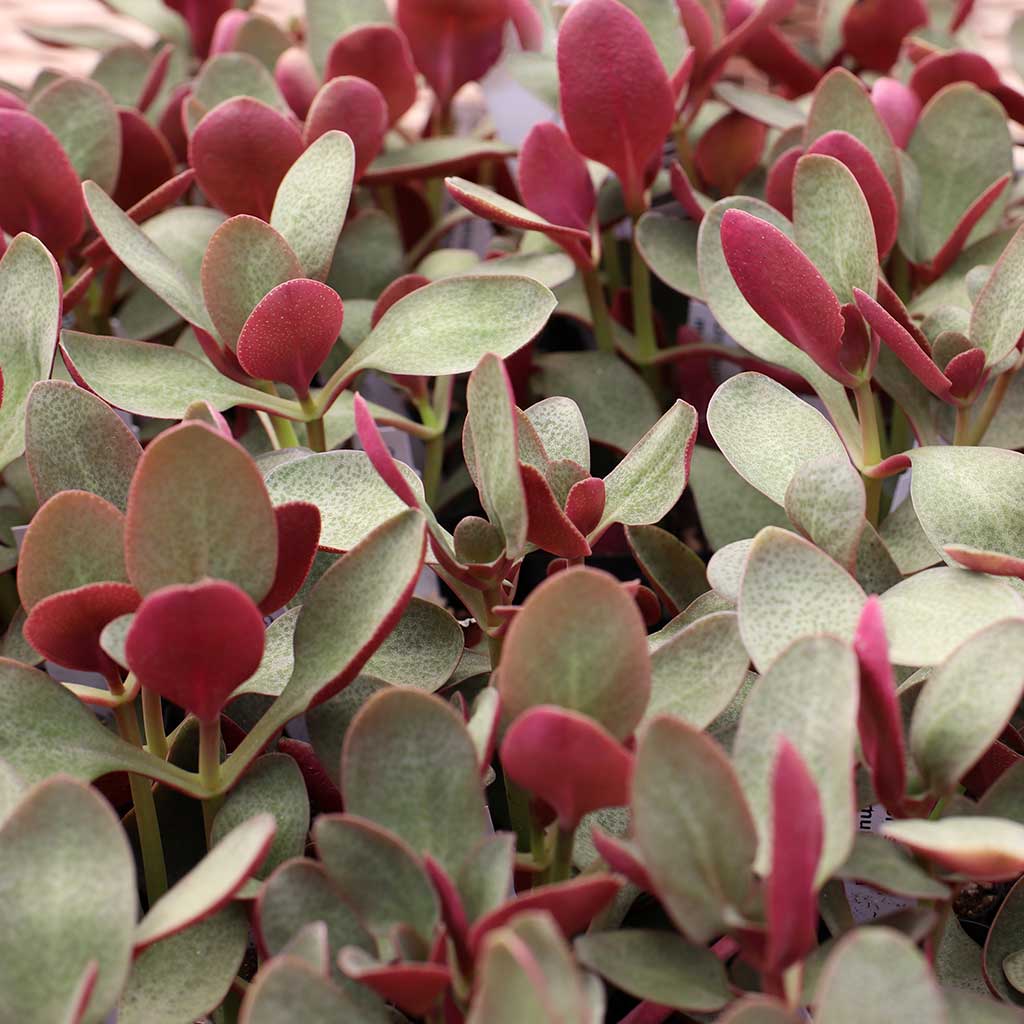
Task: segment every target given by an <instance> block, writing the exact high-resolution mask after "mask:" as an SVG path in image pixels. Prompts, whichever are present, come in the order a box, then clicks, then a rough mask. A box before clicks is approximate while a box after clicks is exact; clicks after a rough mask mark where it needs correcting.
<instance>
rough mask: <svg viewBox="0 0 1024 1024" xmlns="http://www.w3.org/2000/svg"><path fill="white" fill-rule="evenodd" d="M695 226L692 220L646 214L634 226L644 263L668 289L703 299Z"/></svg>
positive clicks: (658, 214) (696, 226)
mask: <svg viewBox="0 0 1024 1024" xmlns="http://www.w3.org/2000/svg"><path fill="white" fill-rule="evenodd" d="M697 229H698V225H696V224H694V223H693V221H689V220H680V219H679V218H678V217H666V216H665V215H664V214H661V213H653V212H649V213H645V214H644V215H643V217H641V218H640V220H639V222H638V223H637V226H636V244H637V248H638V249H639V251H640V255H641V256H642V257H643V260H644V263H646V264H647V266H648V267H650V269H651V271H652V272H653V273H654V274H655V275H656V276H657V277H658V278H660V280H662V281H664V282H665V284H667V285H668V286H669V288H672V289H674V290H675V291H677V292H680V293H681V294H683V295H689V296H690V297H691V298H694V299H702V298H703V294H704V293H703V290H702V289H701V283H700V275H699V273H698V272H697Z"/></svg>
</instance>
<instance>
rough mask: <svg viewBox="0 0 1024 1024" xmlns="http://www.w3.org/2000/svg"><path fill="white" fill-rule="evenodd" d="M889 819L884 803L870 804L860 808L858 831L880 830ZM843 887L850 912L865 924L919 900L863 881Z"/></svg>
mask: <svg viewBox="0 0 1024 1024" xmlns="http://www.w3.org/2000/svg"><path fill="white" fill-rule="evenodd" d="M887 821H892V815H891V814H889V813H888V812H887V811H886V809H885V807H884V805H882V804H868V805H867V806H866V807H862V808H861V809H860V813H859V814H858V816H857V831H858V832H880V831H881V830H882V826H883V825H884V824H885V823H886V822H887ZM843 888H844V889H845V890H846V899H847V900H848V901H849V904H850V912H851V913H852V914H853V919H854V921H856V922H857V924H865V923H866V922H868V921H873V920H874V919H875V918H876V917H884V916H885V915H886V914H895V913H896V911H897V910H906V909H907V907H913V906H916V904H917V900H910V899H904V898H902V897H900V896H891V895H890V894H889V893H887V892H879V891H878V890H877V889H875V888H873V887H872V886H870V885H864V883H863V882H843Z"/></svg>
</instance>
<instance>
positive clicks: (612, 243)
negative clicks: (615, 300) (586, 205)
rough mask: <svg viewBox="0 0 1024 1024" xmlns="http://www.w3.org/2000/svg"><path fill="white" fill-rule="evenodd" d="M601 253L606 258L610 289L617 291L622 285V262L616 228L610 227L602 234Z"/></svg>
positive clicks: (605, 265) (606, 275)
mask: <svg viewBox="0 0 1024 1024" xmlns="http://www.w3.org/2000/svg"><path fill="white" fill-rule="evenodd" d="M601 255H602V257H603V259H604V267H605V277H606V278H607V280H608V289H609V291H612V292H616V291H618V289H619V288H621V287H622V282H623V277H622V263H621V261H620V260H619V240H618V239H617V238H616V237H615V229H614V228H609V229H608V230H607V231H605V232H604V233H603V234H602V235H601Z"/></svg>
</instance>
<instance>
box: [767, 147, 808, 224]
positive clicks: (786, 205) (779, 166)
mask: <svg viewBox="0 0 1024 1024" xmlns="http://www.w3.org/2000/svg"><path fill="white" fill-rule="evenodd" d="M803 155H804V151H803V147H801V146H793V147H792V148H790V149H787V150H784V151H783V152H782V153H780V154H779V156H778V157H777V158H776V160H775V163H773V164H772V165H771V167H769V168H768V177H767V179H766V180H765V184H764V198H765V201H766V202H768V203H771V205H772V206H774V207H775V209H776V210H778V211H779V213H781V214H783V215H784V216H786V217H788V218H789V219H790V220H792V219H793V176H794V174H795V173H796V165H797V161H798V160H799V159H800V157H802V156H803Z"/></svg>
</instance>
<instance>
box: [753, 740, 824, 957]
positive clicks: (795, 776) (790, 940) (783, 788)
mask: <svg viewBox="0 0 1024 1024" xmlns="http://www.w3.org/2000/svg"><path fill="white" fill-rule="evenodd" d="M824 831H825V830H824V822H823V820H822V816H821V799H820V797H819V795H818V787H817V786H816V785H815V783H814V779H812V778H811V775H810V772H808V770H807V766H806V765H805V764H804V761H803V758H801V757H800V754H799V753H798V752H797V750H796V748H795V747H794V746H793V745H792V744H791V743H790V742H789V740H787V739H786V738H785V737H784V736H783V737H782V739H781V740H780V741H779V753H778V757H777V758H776V760H775V768H774V770H773V772H772V869H771V874H770V875H769V876H768V880H767V883H766V886H765V888H766V893H765V904H766V906H765V910H766V914H767V918H768V944H767V949H766V954H765V959H766V968H767V970H769V971H774V972H778V971H782V970H785V969H786V968H787V967H789V966H790V965H791V964H794V963H798V962H799V961H801V960H803V959H804V957H806V956H807V954H808V953H810V952H811V950H812V949H814V947H815V946H816V945H817V932H818V899H817V894H816V891H815V886H814V876H815V873H816V872H817V870H818V859H819V858H820V856H821V849H822V845H823V842H824Z"/></svg>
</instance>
